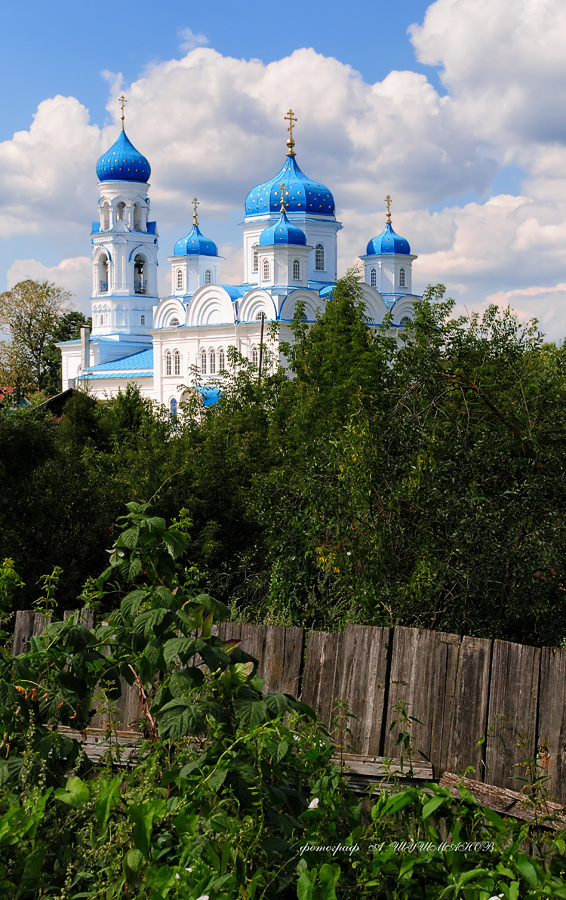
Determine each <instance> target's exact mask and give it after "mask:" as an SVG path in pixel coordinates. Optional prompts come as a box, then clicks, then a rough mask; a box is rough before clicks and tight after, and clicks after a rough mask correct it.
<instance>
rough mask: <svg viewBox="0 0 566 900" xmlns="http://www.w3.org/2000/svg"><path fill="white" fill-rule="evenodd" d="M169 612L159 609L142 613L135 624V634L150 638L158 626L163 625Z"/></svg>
mask: <svg viewBox="0 0 566 900" xmlns="http://www.w3.org/2000/svg"><path fill="white" fill-rule="evenodd" d="M168 612H169V610H167V609H163V607H158V608H157V609H148V610H146V611H145V612H143V613H141V615H139V616H138V618H137V619H136V620H135V622H134V634H138V635H142V634H143V636H144V637H149V636H150V634H151V633H152V631H153V629H154V628H155V627H156V625H161V623H162V622H163V619H164V618H165V616H166V615H167V614H168Z"/></svg>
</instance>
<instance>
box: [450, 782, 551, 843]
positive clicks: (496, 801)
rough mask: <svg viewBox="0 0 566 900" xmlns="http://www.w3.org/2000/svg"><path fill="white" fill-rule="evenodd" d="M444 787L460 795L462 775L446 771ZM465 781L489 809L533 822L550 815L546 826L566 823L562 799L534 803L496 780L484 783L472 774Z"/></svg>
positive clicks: (466, 785) (464, 784)
mask: <svg viewBox="0 0 566 900" xmlns="http://www.w3.org/2000/svg"><path fill="white" fill-rule="evenodd" d="M439 783H440V784H441V785H442V786H443V787H446V788H448V790H449V791H450V793H451V794H452V796H453V797H457V798H458V799H460V778H459V777H458V775H454V774H453V773H452V772H445V773H444V774H443V776H442V778H441V779H440V782H439ZM461 783H462V785H463V786H464V787H465V788H467V790H468V791H470V793H471V794H473V795H474V797H475V798H476V800H477V801H478V803H481V805H482V806H485V807H487V808H488V809H493V810H495V812H498V813H501V814H503V815H505V816H513V817H514V818H515V819H522V820H523V821H526V822H531V821H532V820H533V819H535V818H537V819H539V818H542V817H543V816H544V817H546V816H550V817H551V819H553V820H554V821H551V820H549V819H544V820H543V822H542V824H543V825H544V826H545V827H546V828H550V829H552V830H555V831H556V830H557V829H558V828H564V827H566V816H565V815H564V807H563V806H562V804H560V803H553V802H551V801H549V800H548V801H545V802H544V803H542V802H541V803H540V804H538V806H536V807H535V806H534V805H533V804H532V803H529V800H528V798H527V797H525V795H524V794H520V793H519V792H518V791H510V790H506V789H505V788H500V787H495V786H494V785H492V784H484V783H483V782H481V781H474V780H472V779H471V778H462V781H461Z"/></svg>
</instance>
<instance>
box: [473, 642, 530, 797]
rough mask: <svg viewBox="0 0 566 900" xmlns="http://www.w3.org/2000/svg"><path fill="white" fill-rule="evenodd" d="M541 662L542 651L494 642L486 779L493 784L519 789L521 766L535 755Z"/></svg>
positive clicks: (508, 643)
mask: <svg viewBox="0 0 566 900" xmlns="http://www.w3.org/2000/svg"><path fill="white" fill-rule="evenodd" d="M540 658H541V652H540V648H539V647H527V646H524V645H523V644H512V643H510V642H509V641H494V644H493V656H492V663H491V685H490V693H489V708H488V714H487V715H488V733H487V737H486V742H485V744H486V750H485V776H484V779H483V780H485V781H487V782H489V783H490V784H497V785H499V786H500V787H503V788H514V787H515V788H516V787H517V785H520V782H518V781H517V780H516V777H514V776H517V775H524V772H523V771H521V770H520V768H519V767H518V764H519V763H521V762H522V761H523V760H525V759H528V758H532V757H534V755H535V753H536V749H535V744H536V720H537V701H538V683H539V672H540ZM523 739H524V741H525V746H523V747H518V746H517V742H518V741H519V740H523Z"/></svg>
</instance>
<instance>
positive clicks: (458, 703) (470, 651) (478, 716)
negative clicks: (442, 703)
mask: <svg viewBox="0 0 566 900" xmlns="http://www.w3.org/2000/svg"><path fill="white" fill-rule="evenodd" d="M492 643H493V641H490V640H487V639H486V638H470V637H464V638H462V641H461V644H460V648H459V654H458V669H457V672H456V680H455V689H454V705H453V710H452V715H451V719H450V722H449V723H448V726H449V728H448V731H449V734H448V740H447V742H446V746H447V754H446V757H444V756H443V755H441V769H442V770H445V769H448V770H449V771H451V772H458V773H460V774H461V775H463V774H464V773H465V771H466V769H467V768H468V766H473V768H474V772H475V774H476V777H477V778H478V779H480V780H481V778H482V777H483V773H484V753H485V746H484V744H480V746H478V741H479V740H480V738H484V739H485V737H486V734H487V708H488V702H489V675H490V668H491V647H492Z"/></svg>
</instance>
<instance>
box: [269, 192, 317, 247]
mask: <svg viewBox="0 0 566 900" xmlns="http://www.w3.org/2000/svg"><path fill="white" fill-rule="evenodd" d="M279 202H280V203H281V200H280V201H279ZM306 243H307V236H306V234H305V232H304V231H302V230H301V229H300V228H299V227H298V226H297V225H293V224H292V223H291V222H289V219H288V218H287V213H286V212H285V210H284V209H282V210H281V213H280V216H279V218H278V220H277V222H276V223H275V225H270V226H269V228H264V230H263V231H262V233H261V235H260V238H259V245H260V247H270V246H272V245H273V244H297V245H299V246H301V247H305V246H306Z"/></svg>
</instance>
